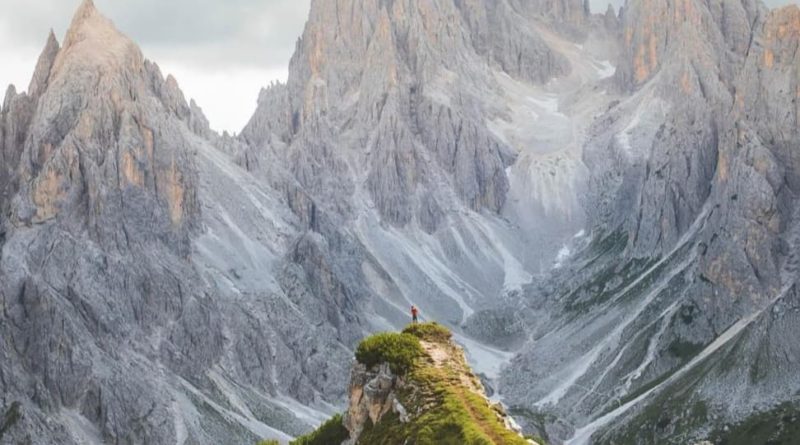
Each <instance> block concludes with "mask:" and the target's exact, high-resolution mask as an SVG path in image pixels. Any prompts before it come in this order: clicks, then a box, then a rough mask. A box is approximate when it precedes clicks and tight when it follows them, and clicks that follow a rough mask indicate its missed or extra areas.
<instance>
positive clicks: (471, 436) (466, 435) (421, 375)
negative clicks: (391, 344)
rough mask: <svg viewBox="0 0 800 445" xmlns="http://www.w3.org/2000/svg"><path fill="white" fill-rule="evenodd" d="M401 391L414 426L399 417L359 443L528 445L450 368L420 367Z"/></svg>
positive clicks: (375, 427) (372, 429) (371, 431)
mask: <svg viewBox="0 0 800 445" xmlns="http://www.w3.org/2000/svg"><path fill="white" fill-rule="evenodd" d="M407 379H408V383H407V385H405V387H404V389H403V390H402V391H399V394H398V396H399V399H400V403H402V404H403V406H405V407H406V409H408V411H409V412H411V413H419V414H418V415H416V416H415V417H414V418H413V419H412V420H411V422H408V423H401V422H400V420H399V418H398V417H397V416H396V415H389V416H386V417H384V418H383V419H382V420H381V421H380V422H378V424H377V425H371V426H370V427H369V428H367V429H366V430H365V431H364V432H363V433H362V435H361V437H360V438H359V441H358V443H359V444H362V445H367V444H368V445H396V444H406V443H407V444H414V445H526V444H527V442H526V440H525V439H523V438H522V437H520V436H519V435H517V434H516V433H514V432H512V431H510V430H508V429H506V428H505V425H503V423H502V421H501V420H500V419H499V418H498V414H497V412H496V411H495V410H494V409H493V408H492V406H491V405H490V404H489V403H488V402H487V400H486V399H485V398H484V397H482V396H480V395H478V394H476V393H474V392H472V391H470V390H469V389H468V388H467V387H465V386H464V385H463V384H462V382H461V380H460V378H459V376H458V375H457V373H455V372H453V371H452V370H451V369H448V368H436V367H433V366H430V365H425V366H418V367H415V368H414V369H412V370H411V372H410V373H409V374H408V377H407Z"/></svg>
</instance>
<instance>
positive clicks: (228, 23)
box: [0, 0, 800, 132]
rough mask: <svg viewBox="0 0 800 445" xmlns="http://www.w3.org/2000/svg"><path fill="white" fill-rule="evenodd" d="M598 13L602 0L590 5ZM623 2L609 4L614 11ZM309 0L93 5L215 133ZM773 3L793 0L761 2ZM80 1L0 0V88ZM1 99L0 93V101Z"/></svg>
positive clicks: (271, 72)
mask: <svg viewBox="0 0 800 445" xmlns="http://www.w3.org/2000/svg"><path fill="white" fill-rule="evenodd" d="M592 1H593V4H592V6H593V8H594V9H597V10H605V8H606V5H607V4H608V2H609V0H592ZM623 1H624V0H612V1H611V3H612V4H614V5H615V6H619V5H621V4H622V2H623ZM309 3H310V0H135V1H131V0H95V4H96V5H97V7H98V8H99V9H100V11H101V12H103V13H104V14H105V15H106V16H108V17H110V18H111V19H112V20H113V21H114V22H115V23H116V24H117V27H118V28H119V29H121V30H122V31H123V32H125V33H126V34H128V35H129V36H131V37H132V38H133V39H134V40H135V41H136V42H137V43H138V44H139V45H140V46H141V47H142V51H143V52H144V54H145V57H147V58H149V59H151V60H153V61H155V62H157V63H158V64H159V66H160V67H161V70H162V71H163V72H164V74H165V75H166V74H169V73H171V74H173V75H174V76H175V77H176V78H177V79H178V83H179V84H180V85H181V88H182V89H183V91H184V93H185V94H186V96H187V98H194V99H195V100H196V101H197V102H198V104H199V105H200V106H201V107H203V110H204V111H205V113H206V115H207V116H208V118H209V120H210V121H211V126H212V127H213V128H214V129H217V130H229V131H231V132H238V131H239V130H241V128H242V127H243V126H244V124H245V123H246V122H247V120H248V119H249V117H250V115H251V114H252V113H253V110H255V107H256V99H257V98H258V92H259V90H260V89H261V87H263V86H266V85H268V84H269V83H270V82H271V81H273V80H282V81H283V80H285V79H286V74H287V66H288V63H289V58H290V57H291V55H292V52H293V51H294V44H295V41H296V40H297V38H298V37H299V36H300V34H301V32H302V30H303V25H304V23H305V20H306V17H307V15H308V9H309ZM767 3H771V4H772V5H773V6H774V5H777V4H788V3H800V0H767ZM79 4H80V0H0V5H2V6H3V7H2V11H3V13H2V15H0V88H2V91H5V86H6V85H8V84H10V83H13V84H15V85H16V86H17V89H18V90H25V89H27V86H28V83H29V81H30V78H31V75H32V74H33V68H34V65H35V63H36V58H37V57H38V55H39V52H40V51H41V49H42V47H43V46H44V42H45V40H46V38H47V33H48V31H49V30H50V28H53V29H54V30H55V32H56V36H58V38H59V41H61V40H63V35H64V33H65V32H66V28H67V26H68V25H69V22H70V20H71V18H72V14H73V12H74V10H75V9H76V8H77V7H78V5H79ZM1 95H2V94H1V93H0V96H1Z"/></svg>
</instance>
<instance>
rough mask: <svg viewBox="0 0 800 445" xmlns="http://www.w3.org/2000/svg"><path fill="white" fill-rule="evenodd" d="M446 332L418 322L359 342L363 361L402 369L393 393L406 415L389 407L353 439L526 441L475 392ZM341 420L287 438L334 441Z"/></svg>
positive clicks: (380, 442) (430, 443)
mask: <svg viewBox="0 0 800 445" xmlns="http://www.w3.org/2000/svg"><path fill="white" fill-rule="evenodd" d="M451 337H452V334H451V333H450V331H449V330H447V329H446V328H444V327H443V326H440V325H438V324H436V323H422V324H415V325H411V326H409V327H408V328H406V329H405V330H404V331H403V332H402V333H400V334H397V333H384V334H377V335H375V336H372V337H370V338H367V339H366V340H364V341H363V342H362V343H361V345H359V347H358V349H357V351H356V358H357V360H358V361H359V362H361V363H363V364H364V365H367V366H368V367H373V366H376V365H378V364H381V363H389V364H390V365H391V367H392V369H394V370H396V371H395V372H398V373H400V374H402V375H403V379H402V382H403V383H402V384H400V385H398V388H397V389H396V392H395V395H396V397H397V399H398V401H399V402H400V403H401V404H402V405H403V406H404V407H405V409H406V411H407V412H408V414H409V415H410V421H408V422H406V423H403V422H401V421H400V418H399V416H397V415H396V414H393V413H389V414H387V415H386V416H384V417H383V418H382V419H381V421H380V422H378V423H377V424H375V425H372V424H369V425H367V426H366V428H365V429H364V431H363V433H362V434H361V437H360V438H359V440H358V444H362V445H528V441H527V440H526V439H524V438H522V437H520V436H519V435H518V434H516V433H514V432H513V431H510V430H508V429H507V428H506V427H505V424H504V423H503V420H502V419H501V417H500V415H499V414H500V412H499V411H498V408H495V407H494V406H493V405H491V404H490V403H489V402H488V401H487V400H486V398H485V397H484V396H483V395H481V394H480V393H479V392H478V391H479V390H480V389H481V385H480V381H479V380H478V379H477V377H476V376H475V375H473V374H472V372H471V371H470V369H469V366H468V365H467V364H466V361H465V360H464V355H463V352H462V351H461V349H460V348H458V347H457V346H456V345H455V344H453V342H452V341H451ZM433 351H435V355H436V357H437V358H436V359H434V358H433V356H432V354H433ZM341 425H342V420H341V417H340V416H339V417H335V418H334V419H332V420H331V421H329V422H328V423H326V424H325V425H323V427H321V428H320V429H319V430H317V431H315V432H314V433H312V434H311V435H308V436H305V437H301V438H299V439H297V441H295V442H292V444H293V445H323V444H324V445H337V444H339V443H341V442H342V441H343V440H344V439H346V438H347V436H346V435H345V436H344V437H343V436H340V435H338V434H339V433H342V431H341V430H340V429H339V428H342V429H343V427H341ZM344 432H345V433H346V430H345V431H344ZM323 436H325V437H329V439H328V440H329V442H321V441H320V440H319V439H318V438H319V437H323Z"/></svg>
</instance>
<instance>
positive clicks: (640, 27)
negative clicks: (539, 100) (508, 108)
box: [506, 2, 798, 444]
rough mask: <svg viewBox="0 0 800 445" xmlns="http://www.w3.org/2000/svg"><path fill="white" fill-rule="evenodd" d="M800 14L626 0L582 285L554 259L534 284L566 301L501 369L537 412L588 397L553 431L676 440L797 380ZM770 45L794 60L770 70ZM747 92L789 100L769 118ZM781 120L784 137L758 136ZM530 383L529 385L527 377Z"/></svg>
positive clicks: (601, 135)
mask: <svg viewBox="0 0 800 445" xmlns="http://www.w3.org/2000/svg"><path fill="white" fill-rule="evenodd" d="M796 11H797V10H796V8H788V9H784V10H779V11H773V12H767V11H766V10H765V9H764V8H763V6H762V5H760V4H751V3H747V2H723V3H721V4H717V3H713V4H712V3H704V2H677V3H676V4H674V5H673V4H672V3H670V2H666V3H664V2H660V3H657V4H655V3H654V4H648V3H647V2H631V3H629V4H628V5H627V7H626V9H625V15H624V17H623V21H624V23H625V25H624V26H625V31H624V36H623V39H624V40H625V42H624V45H623V48H625V50H624V51H623V56H622V61H621V63H620V67H619V69H618V72H617V76H616V80H617V82H618V83H621V84H622V85H623V86H624V88H632V89H633V91H634V92H633V94H632V95H631V96H630V98H628V99H626V100H624V101H622V102H621V103H620V104H619V105H617V106H616V107H614V108H612V109H610V110H609V112H608V113H606V114H605V115H604V116H602V117H601V118H600V119H598V121H597V125H596V127H595V130H593V131H594V136H592V138H591V139H590V141H589V143H588V145H587V147H586V150H585V152H584V154H585V156H586V157H587V163H593V164H595V165H599V166H600V168H599V169H598V170H596V171H595V172H594V177H595V179H594V181H595V183H596V184H597V186H596V188H595V190H598V191H599V193H597V194H595V196H594V198H592V199H591V201H592V202H594V205H597V207H596V208H595V209H594V210H593V211H592V212H593V217H592V219H593V220H594V221H595V222H600V224H598V225H596V226H595V227H596V229H595V230H596V232H595V234H594V236H595V238H594V241H593V242H591V243H587V244H586V247H585V248H584V249H582V251H581V252H582V253H581V254H579V255H577V256H576V257H575V263H576V265H575V266H573V267H570V268H569V272H566V273H565V277H569V281H570V282H572V283H576V284H577V285H569V284H567V283H566V282H565V281H562V280H563V278H558V277H557V276H558V274H556V278H555V280H554V281H551V282H549V283H547V284H544V285H542V286H541V287H540V288H539V289H537V290H536V291H533V292H536V294H538V295H551V297H552V300H551V301H559V302H560V303H558V304H561V305H562V306H563V308H564V309H563V311H564V312H563V315H562V316H563V317H565V318H563V319H562V320H561V321H557V322H555V323H554V324H551V323H544V324H543V326H542V327H541V329H542V330H541V334H539V335H540V336H541V337H540V338H538V340H537V342H536V343H532V344H531V345H530V347H529V350H528V352H526V353H523V354H522V355H521V356H520V358H519V359H518V361H517V362H516V363H515V365H514V366H513V370H514V371H513V372H509V374H508V377H507V379H506V382H507V384H508V385H509V386H510V387H511V388H513V389H511V392H513V393H515V394H520V393H521V391H527V392H528V393H527V395H526V396H523V397H522V398H519V399H517V400H519V401H521V400H526V399H527V401H528V402H527V403H530V402H531V401H535V402H534V406H537V407H538V408H539V409H541V410H542V411H541V412H542V413H545V414H542V415H540V416H539V417H538V419H539V420H537V421H536V422H542V421H541V419H546V418H547V416H548V415H551V414H553V413H554V412H555V413H558V412H561V411H560V410H561V408H559V407H564V409H566V410H568V411H569V412H572V413H575V412H576V406H578V407H582V408H578V409H577V411H578V412H579V413H580V414H567V413H566V412H565V411H564V412H561V414H557V415H556V418H557V419H558V420H555V418H554V419H551V421H547V420H545V421H544V422H543V423H544V424H548V425H549V426H547V427H546V428H549V431H550V432H551V433H552V434H553V435H554V436H561V437H564V438H568V437H572V439H571V441H568V442H569V443H578V444H580V443H590V442H591V443H619V442H631V443H649V441H651V440H652V439H649V437H658V438H659V441H662V442H663V443H683V442H685V440H686V438H687V437H689V438H695V439H700V438H703V437H707V436H706V435H707V434H709V433H710V430H711V429H713V428H715V427H720V428H721V425H722V424H725V423H726V422H735V421H738V420H739V419H741V418H742V417H746V416H747V415H749V414H750V413H752V410H753V409H754V407H755V406H757V405H762V406H774V405H775V404H777V403H779V402H780V399H781V397H776V395H777V394H778V393H779V392H781V390H777V389H776V388H778V387H783V388H795V387H797V384H798V382H797V381H796V379H794V378H793V377H791V376H786V375H784V376H779V374H780V373H779V372H776V371H775V369H776V368H781V367H783V366H785V364H784V360H783V359H781V358H779V357H778V356H779V355H781V354H787V356H793V355H795V354H796V353H795V352H794V346H792V345H789V344H788V343H786V342H783V341H780V340H778V336H779V335H780V334H777V332H778V331H780V332H784V333H785V332H787V331H788V332H791V331H793V330H794V329H795V328H793V327H790V326H793V325H794V322H793V321H791V319H792V318H793V316H792V315H790V314H789V313H787V312H786V311H785V308H786V307H787V306H788V307H794V303H792V302H793V301H794V299H795V296H794V291H793V288H794V283H795V282H796V278H797V276H796V268H795V267H794V266H793V260H792V258H793V257H794V254H793V253H792V252H793V249H794V247H792V246H794V241H792V240H793V239H794V235H793V233H794V229H793V227H794V222H793V221H794V216H792V215H793V214H794V204H793V202H795V199H794V198H793V196H794V192H792V190H793V186H791V185H790V184H789V182H790V181H788V180H786V179H779V178H788V177H791V176H792V175H793V174H792V173H789V172H790V171H791V170H792V167H791V163H789V164H787V162H789V161H788V160H787V161H784V159H787V158H784V157H783V154H782V153H783V151H782V149H781V147H782V144H781V143H780V142H778V141H781V140H783V141H785V140H786V139H787V138H788V139H792V138H793V137H794V136H790V135H792V134H794V133H795V130H793V128H794V126H795V123H794V121H793V117H792V116H794V114H795V107H794V104H790V103H788V102H789V101H791V100H792V99H791V95H789V96H786V95H784V94H782V93H777V91H781V92H786V91H789V92H791V91H793V90H792V88H793V87H792V86H791V84H792V83H791V81H789V80H788V78H786V77H783V76H789V77H791V76H792V74H790V73H792V72H794V71H795V65H796V63H795V62H794V61H793V59H792V58H793V57H795V54H794V53H795V49H794V48H795V47H794V44H793V43H791V42H792V41H793V39H794V38H793V37H792V35H793V34H792V31H791V29H792V26H791V25H790V23H792V17H793V16H794V15H796ZM678 30H680V31H678ZM778 35H781V36H783V38H782V39H781V38H778V37H777V36H778ZM778 42H780V43H778ZM777 48H781V49H780V50H778V49H777ZM786 48H792V49H789V50H788V51H787V50H786ZM774 50H777V51H778V52H779V53H782V54H783V56H782V59H781V60H784V61H786V62H787V63H786V64H785V65H783V66H781V67H779V68H776V66H775V65H774V59H773V58H772V57H771V55H770V54H771V53H772V51H774ZM771 63H772V64H771ZM776 72H780V73H782V74H777V75H776V74H775V73H776ZM771 76H776V77H775V79H776V81H775V83H774V84H772V85H771V86H770V87H765V86H764V85H763V84H762V83H761V82H762V81H761V79H763V78H764V77H771ZM778 79H782V80H778ZM772 88H775V89H776V90H774V91H773V90H772ZM757 90H758V91H759V92H758V93H755V91H757ZM756 95H758V96H759V97H764V96H766V97H770V96H774V95H781V97H783V99H780V100H777V102H772V101H766V102H770V104H771V105H774V106H775V107H779V108H781V111H780V112H779V113H778V115H780V116H782V118H781V119H779V120H778V121H777V122H772V123H771V124H768V125H767V126H768V127H771V128H772V129H773V130H772V131H771V132H770V130H765V129H764V125H765V122H764V121H763V118H762V117H760V116H763V115H761V114H759V112H757V111H755V110H754V107H758V105H756V104H755V103H753V102H750V103H748V102H747V100H748V99H746V98H747V97H750V98H754V97H755V96H756ZM786 97H789V99H786ZM750 100H753V99H750ZM773 110H774V109H773ZM777 127H781V128H782V129H783V130H779V131H778V132H779V133H780V134H782V135H784V136H782V137H776V138H773V137H772V136H769V137H764V135H765V134H772V135H774V134H777V133H776V132H775V129H776V128H777ZM759 129H760V130H759ZM792 140H793V139H792ZM792 144H796V141H793V142H792ZM609 154H611V155H610V156H609ZM609 190H610V191H611V192H610V193H609ZM612 258H613V259H614V260H613V261H614V262H615V263H614V264H612V263H610V262H609V261H611V259H612ZM620 258H623V260H622V263H618V261H620ZM570 274H573V275H570ZM574 274H578V276H580V277H581V278H579V279H578V280H576V279H575V275H574ZM553 286H557V287H553ZM559 287H560V288H559ZM541 304H542V303H538V305H541ZM779 320H780V321H779ZM778 325H780V327H779V326H778ZM555 326H558V327H555ZM767 326H769V327H767ZM553 329H555V331H553ZM548 331H549V333H548ZM553 332H561V333H562V334H561V335H558V334H554V333H553ZM587 335H588V336H598V335H599V336H601V337H602V340H599V341H591V340H590V341H588V343H587V341H586V340H587V339H588V338H589V337H587ZM564 338H569V340H566V341H565V340H564ZM756 345H760V346H756ZM759 348H763V349H762V350H763V351H765V354H767V355H766V356H765V355H762V354H755V353H754V351H756V350H758V349H759ZM556 351H561V352H556ZM766 351H771V352H768V353H767V352H766ZM777 351H782V352H777ZM554 352H555V354H554ZM772 354H777V355H772ZM767 356H769V357H770V358H767ZM526 357H527V358H526ZM533 357H537V360H536V361H535V363H534V361H533ZM541 357H552V361H550V360H549V359H548V360H541ZM767 362H768V363H769V365H767V364H766V363H767ZM748 370H749V371H748ZM756 370H759V371H756ZM521 372H528V373H529V376H528V377H523V378H520V373H521ZM748 373H749V374H748ZM537 380H538V381H540V382H542V383H541V384H540V385H539V386H540V388H539V389H530V388H529V389H527V390H525V389H523V385H524V384H523V383H520V382H530V381H537ZM724 385H727V386H724ZM723 386H724V387H726V388H728V389H727V390H725V391H719V388H722V387H723ZM792 391H795V390H791V391H790V392H792ZM511 398H512V399H513V398H514V397H511ZM523 405H524V404H523ZM656 407H658V408H656ZM598 411H600V412H606V413H607V414H606V415H602V416H597V415H594V414H591V413H596V412H598ZM539 425H540V426H541V427H544V425H542V423H539ZM581 425H583V426H581ZM590 438H592V439H590ZM753 440H754V441H758V440H761V439H759V438H753Z"/></svg>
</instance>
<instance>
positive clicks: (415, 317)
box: [411, 306, 419, 323]
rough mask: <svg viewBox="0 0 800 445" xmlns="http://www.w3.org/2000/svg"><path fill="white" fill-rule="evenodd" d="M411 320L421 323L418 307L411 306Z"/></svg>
mask: <svg viewBox="0 0 800 445" xmlns="http://www.w3.org/2000/svg"><path fill="white" fill-rule="evenodd" d="M411 320H412V322H413V323H418V322H419V309H417V307H416V306H411Z"/></svg>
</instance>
